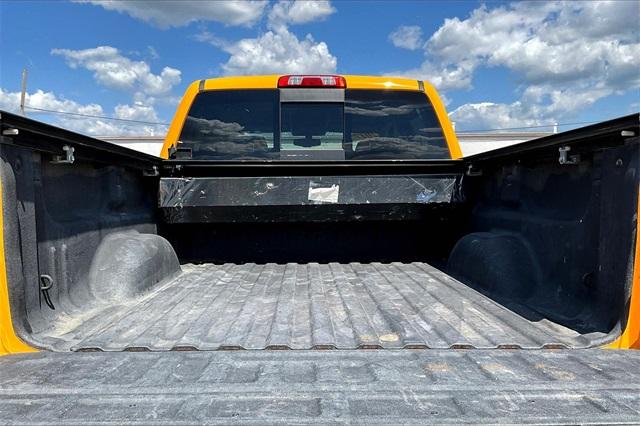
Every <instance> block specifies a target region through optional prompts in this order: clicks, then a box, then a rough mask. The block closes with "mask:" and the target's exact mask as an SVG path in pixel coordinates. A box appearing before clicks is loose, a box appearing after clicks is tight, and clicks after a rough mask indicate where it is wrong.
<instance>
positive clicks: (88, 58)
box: [51, 46, 181, 96]
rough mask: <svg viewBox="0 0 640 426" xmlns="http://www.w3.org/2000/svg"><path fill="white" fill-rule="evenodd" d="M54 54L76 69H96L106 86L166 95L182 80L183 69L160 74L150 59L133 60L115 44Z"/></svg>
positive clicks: (164, 69) (63, 50)
mask: <svg viewBox="0 0 640 426" xmlns="http://www.w3.org/2000/svg"><path fill="white" fill-rule="evenodd" d="M51 54H53V55H58V56H62V57H63V58H65V60H66V61H67V63H68V64H69V66H70V67H72V68H79V67H81V68H85V69H87V70H89V71H92V72H93V77H94V78H95V80H96V81H97V82H98V83H99V84H101V85H103V86H105V87H109V88H112V89H119V90H130V91H135V92H140V93H143V94H145V95H148V96H162V95H166V94H167V93H169V92H170V91H171V89H173V87H174V86H176V85H177V84H179V83H180V79H181V72H180V70H177V69H175V68H171V67H164V68H163V69H162V71H161V72H160V73H159V74H154V73H153V72H151V68H150V66H149V64H147V63H146V62H144V61H133V60H131V59H129V58H127V57H125V56H123V55H121V54H120V52H119V51H118V49H116V48H115V47H111V46H99V47H95V48H92V49H83V50H70V49H53V50H52V51H51Z"/></svg>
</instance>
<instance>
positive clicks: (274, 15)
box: [269, 0, 336, 29]
mask: <svg viewBox="0 0 640 426" xmlns="http://www.w3.org/2000/svg"><path fill="white" fill-rule="evenodd" d="M335 11H336V10H335V8H334V7H333V6H331V2H329V1H328V0H327V1H322V0H320V1H311V0H295V1H288V0H284V1H279V2H278V3H276V4H275V5H274V6H273V8H272V9H271V12H269V25H270V27H271V28H275V29H278V28H281V27H283V26H287V24H305V23H308V22H313V21H319V20H323V19H326V18H327V17H328V16H329V15H331V14H332V13H334V12H335Z"/></svg>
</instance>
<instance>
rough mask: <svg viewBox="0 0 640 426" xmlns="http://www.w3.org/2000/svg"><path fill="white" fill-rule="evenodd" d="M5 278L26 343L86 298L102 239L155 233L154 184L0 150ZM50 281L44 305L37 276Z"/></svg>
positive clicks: (110, 170) (123, 171)
mask: <svg viewBox="0 0 640 426" xmlns="http://www.w3.org/2000/svg"><path fill="white" fill-rule="evenodd" d="M0 152H1V158H2V166H1V167H2V185H3V188H2V190H3V191H2V196H3V197H2V198H3V200H2V201H3V208H4V243H5V253H6V254H7V264H6V268H7V278H8V282H9V288H10V298H11V308H12V315H13V318H14V326H15V327H16V328H17V330H18V332H19V333H20V334H21V335H22V337H23V338H25V339H26V340H28V339H29V335H30V334H31V332H32V331H34V330H42V329H46V328H47V327H51V326H52V324H54V321H55V320H56V319H59V318H60V316H64V315H65V311H72V310H74V309H75V310H77V309H82V308H83V306H84V305H86V304H87V303H88V301H89V300H90V299H91V295H90V294H88V293H89V292H90V288H89V285H88V284H89V273H90V269H91V267H92V263H93V262H94V259H95V255H96V251H97V250H98V247H99V246H100V244H101V243H102V242H103V240H104V238H105V237H106V236H107V235H110V234H113V233H119V232H124V231H131V230H137V231H139V232H142V233H153V234H155V233H156V228H157V227H156V221H155V189H156V185H155V184H153V183H152V182H149V181H148V180H146V179H143V177H142V176H141V173H140V171H135V172H134V171H132V170H128V169H127V168H124V167H119V166H115V165H105V164H101V163H98V162H96V163H91V162H87V161H77V162H76V163H74V164H73V165H67V164H52V163H51V156H50V155H46V154H40V153H38V152H34V151H32V150H29V149H25V148H19V147H13V146H9V145H2V148H1V151H0ZM43 275H47V276H49V277H51V279H52V281H53V286H52V287H51V289H50V290H48V296H49V297H50V299H51V302H52V304H53V306H54V307H55V309H51V308H50V307H48V306H47V304H46V301H45V300H44V298H43V294H42V293H41V292H40V289H39V286H40V282H41V276H43Z"/></svg>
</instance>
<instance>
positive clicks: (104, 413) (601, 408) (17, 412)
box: [0, 349, 640, 425]
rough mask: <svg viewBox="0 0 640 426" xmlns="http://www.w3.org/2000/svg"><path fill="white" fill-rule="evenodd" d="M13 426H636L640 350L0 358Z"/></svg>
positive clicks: (3, 403) (1, 404) (3, 405)
mask: <svg viewBox="0 0 640 426" xmlns="http://www.w3.org/2000/svg"><path fill="white" fill-rule="evenodd" d="M0 413H1V415H2V418H1V420H0V421H2V422H8V423H10V424H51V422H52V420H53V419H56V420H57V421H59V422H61V423H65V424H83V425H84V424H123V423H125V422H126V423H134V424H143V423H144V424H150V423H151V424H231V423H233V424H238V423H240V424H259V425H267V424H320V423H321V424H427V423H429V424H430V423H438V424H443V423H446V424H461V423H472V424H478V423H490V424H514V423H519V424H522V423H535V424H605V423H606V424H621V423H624V424H631V423H637V422H638V419H639V418H640V352H637V351H603V350H598V349H587V350H578V351H575V350H552V351H522V350H501V351H495V350H494V351H483V350H382V351H375V350H372V351H336V350H325V351H214V352H164V353H159V352H154V353H132V352H119V353H51V352H48V353H46V352H45V353H38V354H26V355H12V356H7V357H3V358H2V359H0Z"/></svg>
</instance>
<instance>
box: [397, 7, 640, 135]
mask: <svg viewBox="0 0 640 426" xmlns="http://www.w3.org/2000/svg"><path fill="white" fill-rule="evenodd" d="M639 14H640V3H637V2H553V3H551V2H545V3H542V2H532V3H514V4H511V5H506V6H501V7H497V8H493V9H489V8H487V7H486V6H481V7H479V8H478V9H476V10H474V11H473V12H472V13H471V15H470V16H469V17H468V18H467V19H462V20H461V19H459V18H453V19H447V20H445V22H444V24H443V25H442V26H441V27H440V28H439V29H438V30H437V31H436V32H435V33H434V34H433V35H432V36H431V37H430V38H429V40H427V42H426V44H425V61H424V62H423V64H422V65H421V66H420V67H418V68H415V69H411V70H405V71H400V72H397V73H398V74H401V75H407V76H410V77H413V78H422V79H426V80H430V81H431V82H433V83H434V84H435V85H436V87H438V88H439V89H440V90H444V91H447V90H459V89H470V88H471V87H472V82H473V76H474V73H475V72H476V70H477V69H479V68H480V67H505V68H507V69H509V70H511V71H513V72H514V74H515V75H516V76H517V77H518V78H519V79H520V81H521V83H522V86H523V87H524V88H525V89H524V90H523V93H522V96H521V98H520V99H519V100H517V101H515V102H513V103H510V104H497V103H491V102H483V103H477V104H468V105H463V106H461V107H460V108H458V109H456V110H455V111H453V112H452V114H451V116H452V118H453V119H454V120H456V121H457V122H459V123H460V126H459V128H464V127H474V128H475V127H478V126H489V127H492V128H493V127H504V126H505V125H508V126H511V127H516V126H521V125H535V124H548V123H551V122H554V121H560V120H562V119H565V118H567V117H571V116H574V115H575V114H576V113H577V111H579V110H580V109H583V108H586V107H588V106H590V105H592V104H593V103H594V102H596V101H597V100H598V99H601V98H603V97H606V96H609V95H612V94H618V93H624V92H625V91H628V90H637V88H638V87H640V72H639V71H638V70H639V69H640V41H639V35H638V24H637V19H638V16H639Z"/></svg>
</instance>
